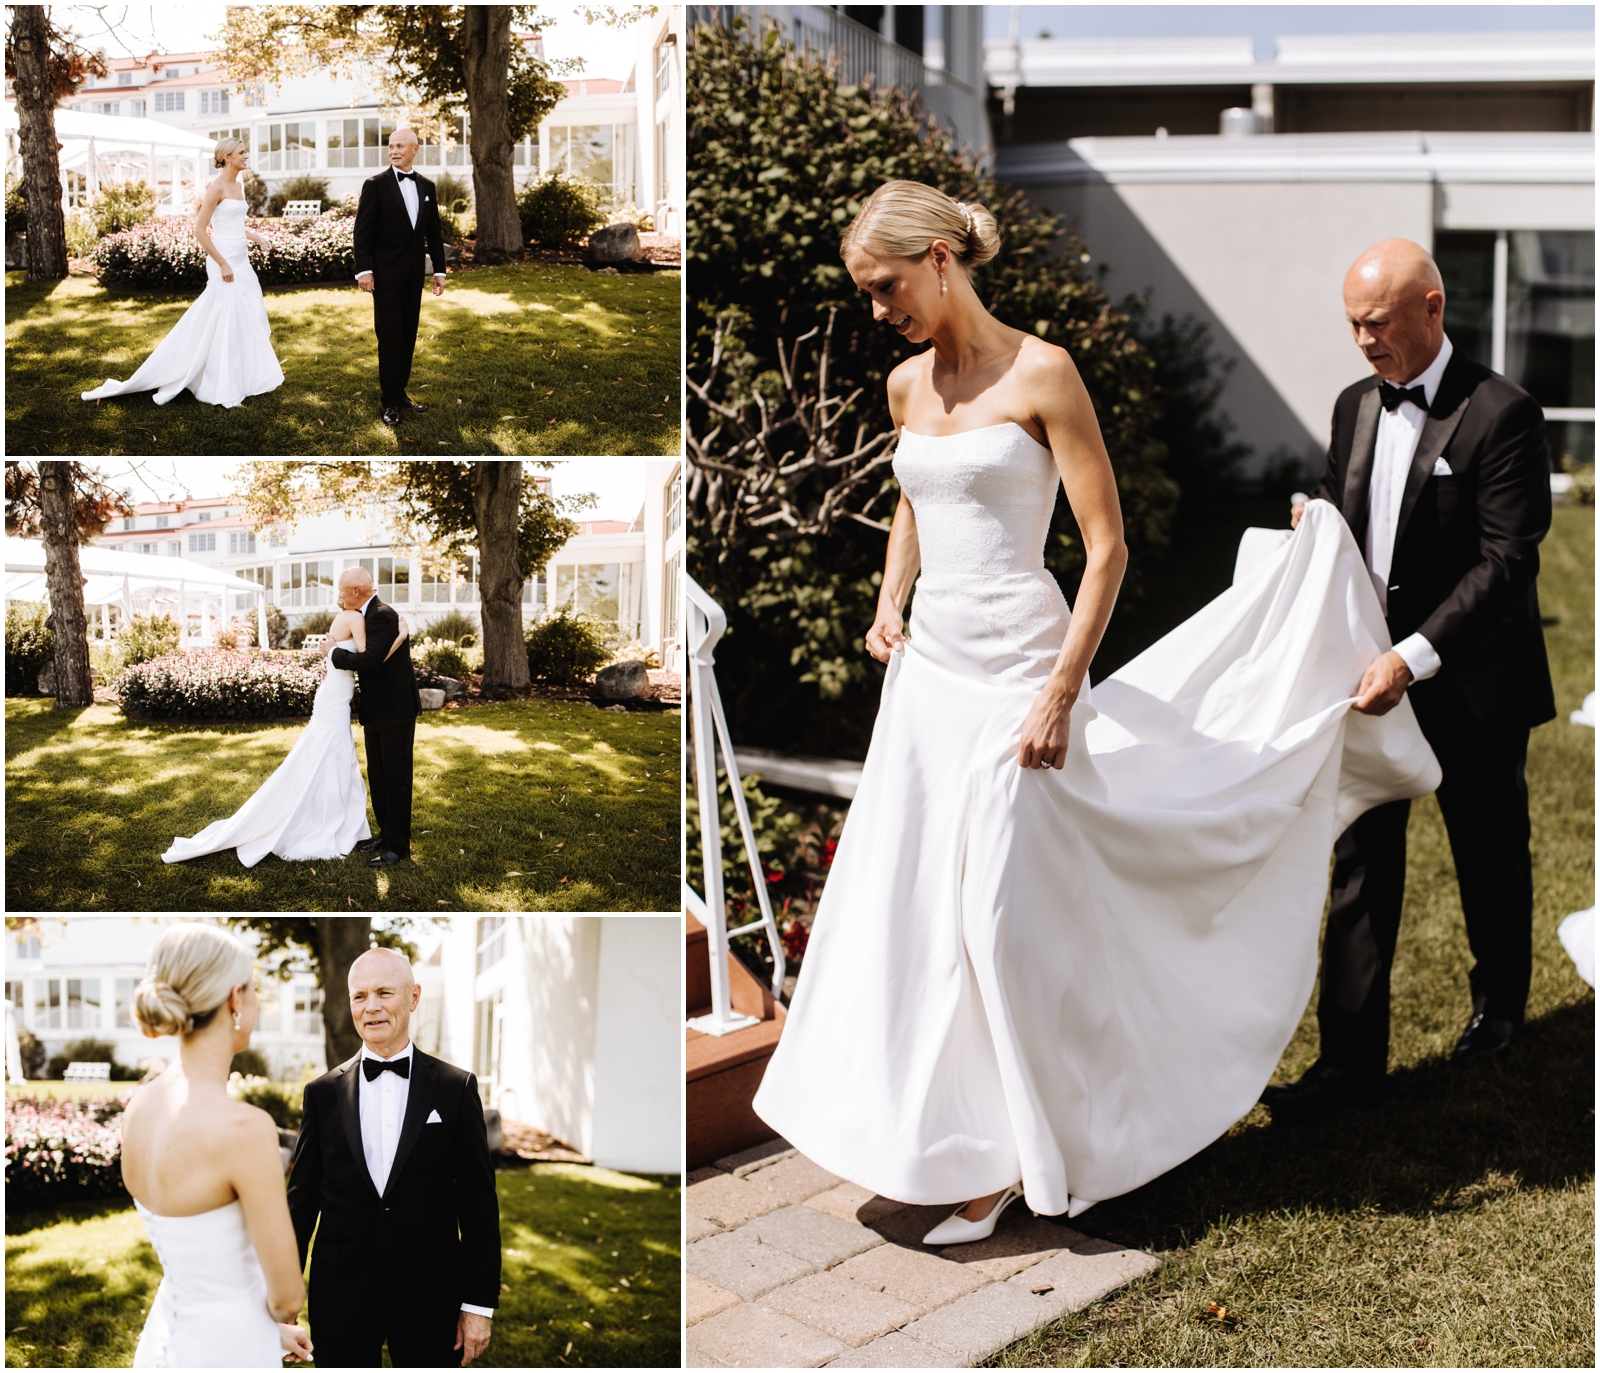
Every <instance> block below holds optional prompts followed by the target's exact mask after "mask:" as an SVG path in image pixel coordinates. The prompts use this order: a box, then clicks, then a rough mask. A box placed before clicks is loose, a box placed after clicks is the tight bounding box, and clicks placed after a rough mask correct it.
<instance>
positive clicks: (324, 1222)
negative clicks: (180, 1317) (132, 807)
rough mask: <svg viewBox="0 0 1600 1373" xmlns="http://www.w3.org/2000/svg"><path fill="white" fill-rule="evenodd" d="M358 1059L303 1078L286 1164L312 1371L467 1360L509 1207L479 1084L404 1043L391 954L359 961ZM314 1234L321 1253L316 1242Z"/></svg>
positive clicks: (408, 983)
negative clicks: (497, 1181)
mask: <svg viewBox="0 0 1600 1373" xmlns="http://www.w3.org/2000/svg"><path fill="white" fill-rule="evenodd" d="M348 982H349V992H350V1017H351V1020H352V1021H353V1022H354V1024H355V1028H356V1032H357V1033H358V1034H359V1035H360V1036H361V1044H362V1047H361V1052H360V1053H358V1054H357V1055H356V1056H355V1057H354V1058H352V1059H348V1060H346V1061H345V1062H344V1063H341V1064H340V1065H339V1066H338V1067H337V1068H335V1069H334V1070H333V1071H332V1072H330V1073H324V1074H323V1075H322V1076H321V1077H319V1078H317V1079H316V1080H315V1081H314V1082H310V1083H307V1084H306V1090H305V1097H304V1104H303V1108H302V1112H301V1120H300V1135H299V1138H298V1139H296V1141H295V1146H294V1154H293V1156H292V1157H291V1158H290V1160H289V1180H288V1186H289V1216H290V1219H291V1220H292V1221H293V1222H294V1230H295V1238H296V1239H297V1240H298V1241H299V1245H300V1266H301V1268H302V1270H303V1269H304V1267H305V1262H306V1255H307V1253H308V1252H309V1254H310V1256H311V1278H310V1282H309V1284H308V1287H309V1295H310V1306H309V1309H308V1315H309V1316H310V1319H311V1328H312V1329H313V1330H314V1331H315V1332H316V1333H315V1337H314V1338H315V1342H316V1357H317V1367H319V1368H378V1367H381V1366H382V1363H383V1349H384V1346H385V1345H387V1346H388V1349H389V1362H390V1364H391V1365H392V1366H393V1367H395V1368H446V1367H454V1366H461V1367H465V1366H466V1365H467V1364H468V1363H470V1362H471V1361H472V1360H473V1359H475V1358H477V1357H478V1355H479V1354H481V1353H482V1352H483V1350H484V1348H485V1347H486V1346H487V1345H488V1343H489V1341H490V1338H491V1332H492V1330H493V1326H492V1321H493V1319H494V1310H495V1307H496V1306H497V1305H498V1304H499V1301H500V1202H499V1198H498V1196H497V1195H496V1193H495V1186H494V1161H493V1159H492V1158H491V1157H490V1154H489V1135H488V1130H487V1128H486V1126H485V1124H484V1119H483V1101H482V1099H481V1098H480V1097H479V1095H478V1081H477V1079H476V1078H475V1077H474V1076H473V1075H472V1074H471V1073H469V1072H466V1071H464V1070H463V1069H461V1068H457V1067H456V1066H455V1065H454V1064H450V1063H446V1062H445V1061H444V1060H443V1059H439V1058H434V1057H433V1055H431V1054H425V1053H423V1052H422V1050H420V1049H418V1048H417V1047H416V1045H414V1044H413V1043H412V1042H411V1016H412V1013H413V1012H414V1011H415V1010H416V1009H417V1003H418V1002H419V1001H420V999H421V996H422V989H421V988H420V987H418V986H417V984H416V979H415V978H414V977H413V976H412V972H411V964H410V963H408V962H407V961H406V959H405V956H404V955H403V954H400V953H397V952H396V951H395V950H393V949H368V950H367V951H366V952H365V953H364V954H362V955H361V956H360V957H359V958H357V959H356V960H355V962H353V963H352V964H351V965H350V973H349V978H348ZM313 1235H315V1237H316V1239H315V1246H314V1247H313V1241H312V1236H313Z"/></svg>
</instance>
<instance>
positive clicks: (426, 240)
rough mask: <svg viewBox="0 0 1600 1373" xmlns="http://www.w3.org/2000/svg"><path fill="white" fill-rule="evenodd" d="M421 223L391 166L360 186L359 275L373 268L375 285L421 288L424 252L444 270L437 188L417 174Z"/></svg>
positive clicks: (388, 288)
mask: <svg viewBox="0 0 1600 1373" xmlns="http://www.w3.org/2000/svg"><path fill="white" fill-rule="evenodd" d="M416 187H417V223H416V226H415V227H414V228H413V227H412V224H411V216H410V215H409V214H407V213H406V202H405V197H404V196H402V195H401V194H400V183H399V182H398V181H396V180H395V176H394V168H393V167H389V168H386V169H385V170H383V171H381V172H379V173H378V175H377V176H375V177H372V178H370V179H369V180H368V181H367V182H366V183H365V184H364V185H363V186H362V187H361V201H360V203H359V204H358V205H357V207H356V228H355V246H356V275H357V276H359V275H360V274H361V273H362V272H371V273H372V287H373V289H374V290H375V291H418V292H420V291H421V290H422V272H423V266H424V263H423V260H422V258H423V254H424V253H430V254H432V256H433V270H434V271H435V272H443V271H444V233H443V231H442V230H441V229H440V227H439V193H438V192H437V191H436V190H435V189H434V185H433V182H431V181H429V180H428V179H427V178H426V177H425V176H423V175H421V173H418V174H417V180H416Z"/></svg>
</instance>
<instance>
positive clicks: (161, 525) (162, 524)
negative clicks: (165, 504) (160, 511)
mask: <svg viewBox="0 0 1600 1373" xmlns="http://www.w3.org/2000/svg"><path fill="white" fill-rule="evenodd" d="M167 520H168V517H167V516H166V515H157V516H156V528H157V529H165V528H166V527H167Z"/></svg>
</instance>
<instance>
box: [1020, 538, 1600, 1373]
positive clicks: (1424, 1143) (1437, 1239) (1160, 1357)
mask: <svg viewBox="0 0 1600 1373" xmlns="http://www.w3.org/2000/svg"><path fill="white" fill-rule="evenodd" d="M1555 513H1556V519H1555V525H1554V528H1553V529H1552V531H1551V535H1550V537H1549V539H1548V540H1547V541H1546V543H1545V545H1544V548H1543V554H1544V566H1543V571H1542V573H1541V575H1540V578H1539V595H1540V601H1541V603H1542V606H1543V609H1544V614H1545V617H1546V631H1545V632H1546V635H1547V639H1548V643H1549V647H1550V654H1551V660H1552V667H1553V669H1554V672H1555V679H1556V704H1557V706H1558V707H1559V710H1560V717H1559V718H1558V719H1557V720H1555V721H1553V722H1552V723H1550V724H1547V725H1544V726H1542V727H1540V728H1539V729H1538V730H1536V731H1535V732H1534V735H1533V740H1532V743H1531V745H1530V748H1529V756H1528V782H1529V790H1530V794H1531V798H1532V811H1533V835H1534V850H1533V851H1534V865H1535V868H1534V882H1535V908H1534V977H1533V989H1532V997H1531V1000H1530V1003H1529V1007H1528V1023H1527V1026H1526V1028H1525V1030H1524V1031H1523V1033H1522V1035H1521V1036H1520V1038H1519V1040H1518V1042H1517V1043H1516V1044H1515V1045H1514V1046H1513V1047H1512V1048H1511V1050H1509V1051H1508V1052H1507V1053H1506V1054H1504V1055H1502V1056H1500V1057H1499V1058H1497V1059H1492V1060H1489V1061H1487V1062H1481V1063H1477V1064H1471V1065H1467V1066H1465V1067H1456V1066H1452V1065H1451V1064H1450V1063H1449V1062H1448V1061H1447V1059H1448V1055H1449V1051H1450V1048H1451V1046H1452V1045H1453V1043H1454V1041H1455V1038H1456V1036H1457V1035H1458V1034H1459V1033H1460V1031H1461V1029H1462V1026H1463V1025H1464V1023H1465V1021H1466V1018H1467V1015H1468V1012H1469V1009H1470V1006H1469V1001H1468V996H1467V980H1466V977H1467V968H1468V966H1469V964H1470V955H1469V953H1468V950H1467V943H1466V935H1465V932H1464V930H1463V928H1462V919H1461V906H1460V899H1459V896H1458V893H1457V890H1456V883H1455V870H1454V867H1453V865H1452V863H1451V859H1450V850H1449V846H1448V843H1447V841H1446V839H1445V834H1444V826H1443V824H1442V822H1441V820H1440V818H1439V810H1438V806H1437V805H1436V804H1435V803H1434V801H1433V800H1432V798H1429V799H1428V800H1427V801H1424V802H1421V803H1419V804H1418V805H1416V806H1415V807H1414V808H1413V811H1412V821H1411V832H1410V857H1409V872H1408V878H1407V888H1406V908H1405V918H1404V923H1403V924H1402V926H1401V932H1400V945H1399V951H1398V955H1397V958H1396V963H1395V971H1394V984H1393V991H1394V996H1393V1005H1394V1022H1393V1024H1394V1035H1393V1046H1392V1049H1391V1053H1390V1091H1389V1095H1388V1097H1387V1099H1386V1100H1385V1101H1384V1102H1383V1103H1382V1104H1380V1105H1376V1106H1372V1107H1367V1108H1361V1109H1355V1110H1351V1111H1349V1112H1346V1113H1343V1114H1341V1115H1338V1116H1336V1117H1332V1118H1330V1119H1328V1120H1326V1121H1323V1122H1300V1123H1290V1122H1286V1121H1279V1122H1273V1121H1272V1119H1271V1117H1270V1114H1269V1113H1268V1112H1267V1111H1266V1110H1265V1109H1264V1108H1262V1107H1259V1106H1258V1107H1257V1108H1256V1109H1255V1110H1254V1111H1252V1112H1251V1114H1250V1115H1249V1116H1247V1117H1246V1118H1245V1119H1244V1120H1243V1121H1241V1122H1240V1123H1239V1124H1238V1125H1236V1126H1235V1127H1234V1128H1233V1129H1232V1130H1231V1131H1230V1132H1229V1133H1228V1135H1227V1136H1226V1137H1225V1138H1223V1139H1221V1140H1219V1141H1218V1142H1217V1143H1216V1144H1214V1145H1213V1146H1212V1147H1211V1148H1209V1149H1207V1150H1206V1151H1205V1152H1204V1153H1202V1154H1200V1155H1199V1156H1198V1157H1196V1158H1194V1159H1191V1160H1190V1161H1189V1162H1188V1163H1186V1164H1184V1165H1183V1166H1182V1167H1180V1168H1177V1169H1174V1170H1173V1171H1172V1172H1171V1173H1169V1174H1167V1175H1166V1176H1165V1177H1162V1178H1159V1179H1157V1180H1156V1181H1155V1182H1153V1183H1151V1184H1150V1185H1149V1186H1147V1187H1144V1188H1141V1189H1140V1190H1139V1191H1137V1192H1134V1193H1132V1194H1130V1195H1128V1196H1125V1197H1119V1198H1117V1199H1115V1200H1113V1201H1109V1202H1105V1203H1103V1204H1101V1205H1099V1206H1096V1207H1095V1208H1094V1209H1093V1210H1091V1211H1089V1212H1088V1213H1087V1214H1086V1215H1084V1216H1083V1217H1081V1218H1080V1219H1079V1220H1078V1221H1077V1222H1074V1224H1075V1225H1076V1226H1078V1227H1079V1228H1081V1229H1083V1230H1085V1231H1086V1232H1088V1233H1089V1234H1091V1235H1097V1236H1106V1237H1110V1238H1114V1239H1117V1240H1119V1241H1122V1242H1124V1243H1131V1244H1135V1245H1138V1246H1140V1247H1142V1248H1146V1249H1150V1250H1153V1251H1155V1252H1158V1253H1160V1254H1162V1255H1163V1256H1164V1257H1165V1258H1166V1259H1167V1264H1166V1266H1165V1267H1164V1268H1163V1269H1162V1270H1161V1271H1159V1272H1158V1273H1155V1274H1153V1275H1152V1276H1151V1277H1149V1278H1148V1279H1145V1280H1143V1281H1141V1282H1139V1283H1136V1284H1134V1285H1133V1286H1132V1287H1130V1288H1128V1289H1126V1290H1125V1291H1123V1292H1120V1293H1117V1294H1115V1295H1113V1296H1112V1297H1110V1298H1108V1299H1107V1300H1105V1301H1103V1302H1100V1303H1098V1304H1096V1305H1095V1306H1094V1307H1091V1308H1090V1309H1089V1310H1087V1311H1085V1312H1082V1313H1080V1314H1078V1315H1075V1316H1071V1317H1068V1318H1067V1319H1065V1320H1062V1321H1060V1322H1057V1323H1056V1324H1055V1325H1052V1326H1050V1327H1047V1328H1046V1329H1045V1330H1043V1331H1040V1332H1039V1333H1037V1334H1036V1335H1034V1336H1031V1337H1029V1338H1028V1339H1026V1340H1024V1341H1022V1342H1021V1343H1019V1344H1017V1345H1014V1346H1012V1347H1011V1348H1010V1349H1008V1350H1005V1351H1003V1352H1002V1353H1001V1354H1000V1355H998V1356H996V1358H995V1359H994V1360H993V1363H994V1364H996V1365H998V1366H1003V1367H1023V1366H1036V1365H1047V1366H1049V1365H1076V1364H1093V1365H1135V1366H1137V1365H1146V1366H1149V1365H1172V1364H1182V1365H1223V1364H1228V1365H1273V1366H1280V1367H1281V1366H1294V1365H1320V1366H1338V1365H1353V1366H1357V1367H1360V1366H1376V1365H1384V1366H1396V1365H1398V1366H1407V1365H1417V1366H1435V1367H1449V1366H1466V1367H1482V1366H1489V1365H1497V1366H1540V1365H1546V1366H1573V1365H1581V1366H1587V1367H1593V1366H1594V1361H1595V1343H1594V1319H1595V1288H1594V1278H1595V1252H1594V1234H1595V1214H1594V1160H1595V1116H1594V1100H1595V1098H1594V1084H1595V1061H1594V992H1593V991H1592V990H1591V989H1590V988H1589V987H1588V986H1587V985H1586V984H1585V983H1584V982H1583V981H1582V980H1581V979H1580V978H1579V977H1578V975H1577V973H1576V972H1575V971H1574V970H1573V968H1572V965H1571V963H1570V962H1569V961H1568V959H1567V956H1566V954H1565V952H1564V951H1563V950H1562V948H1561V945H1560V943H1559V941H1558V939H1557V937H1556V926H1557V925H1558V924H1559V923H1560V921H1561V919H1562V917H1563V916H1565V915H1566V914H1567V913H1568V912H1569V911H1572V910H1577V909H1579V908H1582V907H1585V906H1588V905H1591V904H1592V903H1593V901H1594V833H1595V830H1594V825H1595V815H1594V732H1593V731H1592V730H1589V729H1584V728H1580V727H1576V726H1573V725H1571V724H1569V723H1568V721H1567V714H1568V712H1569V711H1571V710H1573V709H1575V708H1576V707H1577V706H1578V705H1579V704H1581V702H1582V700H1583V697H1584V695H1585V694H1586V693H1588V692H1590V691H1592V690H1594V686H1595V676H1594V672H1595V663H1594V511H1593V510H1592V509H1581V508H1560V509H1558V510H1557V511H1556V512H1555ZM1314 1006H1315V997H1313V1001H1312V1007H1313V1008H1314ZM1316 1043H1317V1034H1316V1019H1315V1014H1314V1010H1312V1009H1308V1011H1307V1014H1306V1017H1305V1020H1304V1022H1303V1023H1302V1025H1301V1027H1300V1030H1299V1032H1298V1033H1297V1035H1296V1036H1295V1039H1294V1041H1293V1042H1292V1043H1291V1044H1290V1046H1289V1049H1288V1051H1287V1052H1286V1054H1285V1055H1284V1059H1283V1063H1282V1065H1281V1067H1280V1069H1279V1072H1278V1075H1277V1080H1278V1081H1288V1080H1291V1079H1293V1078H1295V1077H1297V1076H1298V1075H1299V1074H1300V1073H1301V1072H1302V1071H1303V1070H1304V1069H1305V1068H1306V1067H1307V1066H1309V1064H1310V1063H1311V1061H1312V1059H1313V1058H1314V1057H1315V1056H1316ZM1208 1303H1211V1304H1215V1305H1216V1306H1218V1307H1221V1308H1225V1309H1226V1312H1227V1319H1226V1322H1225V1323H1219V1321H1218V1319H1217V1317H1216V1315H1214V1314H1211V1313H1209V1312H1208V1311H1207V1305H1208Z"/></svg>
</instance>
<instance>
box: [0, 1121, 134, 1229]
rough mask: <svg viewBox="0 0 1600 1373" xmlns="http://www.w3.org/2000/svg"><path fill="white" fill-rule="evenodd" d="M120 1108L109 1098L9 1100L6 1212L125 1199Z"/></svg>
mask: <svg viewBox="0 0 1600 1373" xmlns="http://www.w3.org/2000/svg"><path fill="white" fill-rule="evenodd" d="M122 1105H123V1103H122V1102H120V1101H118V1100H116V1099H115V1098H113V1097H95V1098H91V1099H87V1100H83V1101H49V1100H46V1101H38V1100H34V1099H33V1098H31V1097H18V1098H17V1099H16V1100H15V1101H12V1100H7V1102H6V1173H5V1191H6V1210H7V1212H8V1213H9V1212H12V1211H19V1210H28V1209H35V1208H38V1207H43V1206H57V1205H60V1204H61V1203H62V1202H68V1201H87V1200H93V1199H97V1198H100V1197H124V1196H126V1195H127V1189H126V1188H125V1187H123V1185H122Z"/></svg>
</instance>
